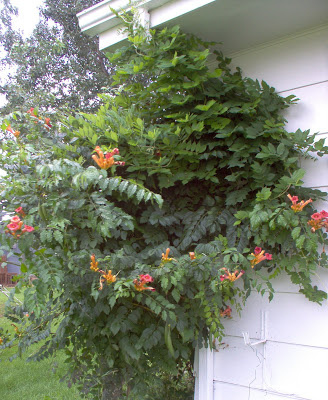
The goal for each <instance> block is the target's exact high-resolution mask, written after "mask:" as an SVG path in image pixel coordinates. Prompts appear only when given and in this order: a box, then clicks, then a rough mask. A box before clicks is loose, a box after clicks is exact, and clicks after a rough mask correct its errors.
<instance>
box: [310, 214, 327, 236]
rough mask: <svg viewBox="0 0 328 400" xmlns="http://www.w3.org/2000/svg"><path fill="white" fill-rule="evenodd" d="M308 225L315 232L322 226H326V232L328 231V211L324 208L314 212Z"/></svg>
mask: <svg viewBox="0 0 328 400" xmlns="http://www.w3.org/2000/svg"><path fill="white" fill-rule="evenodd" d="M308 225H310V226H311V232H315V231H316V230H317V229H320V228H326V232H328V212H327V211H325V210H322V211H320V212H316V213H314V214H312V215H311V219H310V220H309V221H308Z"/></svg>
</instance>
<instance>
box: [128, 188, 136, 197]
mask: <svg viewBox="0 0 328 400" xmlns="http://www.w3.org/2000/svg"><path fill="white" fill-rule="evenodd" d="M137 189H138V186H137V185H129V188H128V190H127V195H128V198H130V197H132V196H133V195H134V194H135V192H136V191H137Z"/></svg>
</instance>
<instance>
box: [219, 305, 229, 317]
mask: <svg viewBox="0 0 328 400" xmlns="http://www.w3.org/2000/svg"><path fill="white" fill-rule="evenodd" d="M231 311H232V310H231V308H230V307H229V306H227V307H226V309H225V310H222V311H220V316H221V317H228V318H231Z"/></svg>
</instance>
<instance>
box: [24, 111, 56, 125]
mask: <svg viewBox="0 0 328 400" xmlns="http://www.w3.org/2000/svg"><path fill="white" fill-rule="evenodd" d="M27 114H30V116H31V117H32V118H33V119H35V121H34V123H35V124H37V123H38V122H39V121H42V117H40V116H38V113H37V111H36V110H35V109H34V108H33V107H31V108H30V109H29V110H28V111H27ZM43 126H44V127H45V128H46V129H47V130H49V129H50V128H51V127H52V125H51V123H50V118H45V119H44V123H43Z"/></svg>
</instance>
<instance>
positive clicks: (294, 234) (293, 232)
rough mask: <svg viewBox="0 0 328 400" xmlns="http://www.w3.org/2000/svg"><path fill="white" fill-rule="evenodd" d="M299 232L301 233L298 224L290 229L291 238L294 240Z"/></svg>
mask: <svg viewBox="0 0 328 400" xmlns="http://www.w3.org/2000/svg"><path fill="white" fill-rule="evenodd" d="M300 233H301V228H300V227H299V226H297V227H296V228H294V229H293V230H292V238H293V239H294V240H295V239H297V238H298V237H299V235H300Z"/></svg>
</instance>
